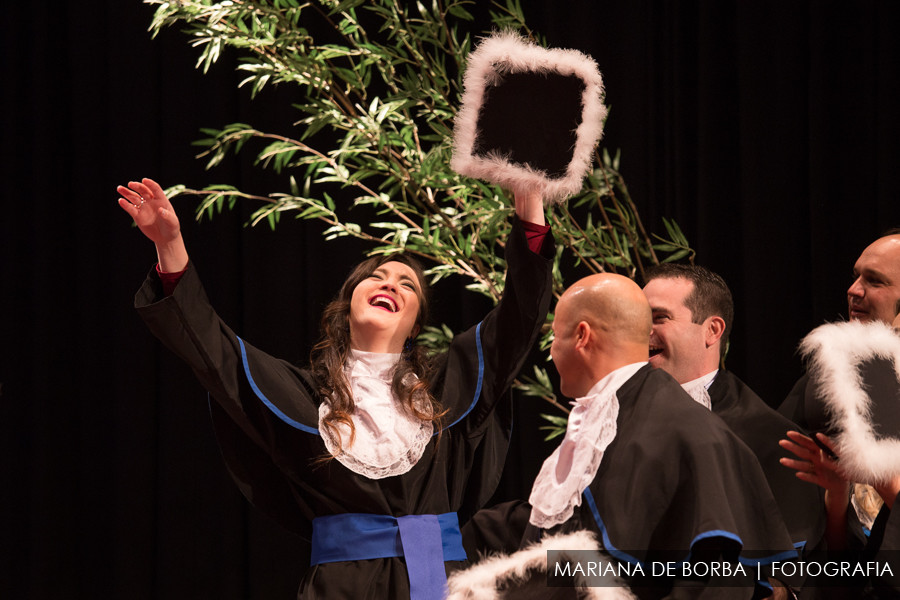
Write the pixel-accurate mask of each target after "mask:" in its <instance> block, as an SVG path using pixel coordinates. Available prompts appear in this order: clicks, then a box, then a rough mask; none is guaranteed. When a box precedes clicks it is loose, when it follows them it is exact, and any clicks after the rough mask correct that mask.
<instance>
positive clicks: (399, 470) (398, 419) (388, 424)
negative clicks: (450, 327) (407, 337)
mask: <svg viewBox="0 0 900 600" xmlns="http://www.w3.org/2000/svg"><path fill="white" fill-rule="evenodd" d="M399 360H400V354H383V353H376V352H363V351H361V350H350V356H349V357H348V358H347V363H346V364H345V365H344V374H345V375H346V376H347V381H348V382H349V383H350V393H351V394H352V395H353V401H354V404H355V409H354V411H353V414H352V415H350V418H351V420H352V421H353V425H354V427H355V431H356V436H355V439H354V441H353V443H352V444H351V443H350V428H349V427H347V425H345V424H343V423H338V424H337V429H338V431H339V433H340V447H339V446H338V444H337V442H336V441H335V440H334V439H333V438H332V435H331V434H329V430H328V429H326V428H325V427H323V426H322V419H323V418H324V417H325V416H326V415H328V412H329V410H330V406H329V405H328V403H327V402H323V403H322V404H320V405H319V431H320V432H321V434H322V441H324V442H325V447H326V448H327V449H328V451H329V452H330V453H331V454H332V456H334V457H335V458H336V459H337V460H338V461H339V462H340V463H341V464H342V465H344V466H345V467H347V468H348V469H350V470H351V471H353V472H354V473H358V474H360V475H363V476H365V477H368V478H369V479H382V478H384V477H391V476H393V475H402V474H403V473H406V472H407V471H409V470H410V469H412V468H413V467H414V466H415V464H416V463H417V462H418V460H419V459H420V458H421V457H422V454H423V453H424V452H425V446H427V445H428V441H429V440H430V439H431V434H432V433H433V429H434V428H433V427H432V424H431V421H422V420H420V419H417V418H416V417H414V416H412V415H410V414H408V412H407V411H406V410H404V408H403V407H402V406H401V405H400V403H399V402H398V401H397V400H396V399H395V398H394V395H393V392H392V391H391V379H392V377H393V371H394V366H395V365H396V364H397V361H399ZM419 409H420V410H423V409H424V410H427V407H419Z"/></svg>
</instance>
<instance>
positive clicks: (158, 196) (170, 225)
mask: <svg viewBox="0 0 900 600" xmlns="http://www.w3.org/2000/svg"><path fill="white" fill-rule="evenodd" d="M116 191H118V192H119V194H121V196H122V197H121V198H119V206H121V207H122V209H123V210H124V211H125V212H127V213H128V214H129V215H131V218H132V219H134V222H135V224H136V225H137V226H138V229H140V230H141V232H142V233H143V234H144V235H145V236H147V239H149V240H150V241H151V242H153V243H154V244H156V255H157V257H158V258H159V269H160V271H162V272H164V273H178V272H180V271H183V270H184V269H185V268H187V264H188V253H187V248H185V246H184V239H182V237H181V225H180V224H179V222H178V216H177V215H176V214H175V209H174V208H172V203H171V202H169V199H168V198H167V197H166V194H165V192H163V189H162V188H161V187H160V185H159V184H158V183H156V182H155V181H153V180H152V179H147V178H144V179H142V180H141V181H129V182H128V185H127V186H124V185H120V186H119V187H117V188H116Z"/></svg>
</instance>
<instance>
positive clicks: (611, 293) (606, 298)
mask: <svg viewBox="0 0 900 600" xmlns="http://www.w3.org/2000/svg"><path fill="white" fill-rule="evenodd" d="M559 304H560V305H563V304H566V305H568V313H569V314H570V315H572V316H574V318H576V319H577V320H584V321H587V322H588V323H590V324H591V325H592V326H593V327H596V328H598V329H600V330H602V331H603V332H604V333H605V334H606V335H607V336H610V337H612V338H615V339H616V340H622V341H625V342H632V343H637V344H645V343H649V341H648V340H649V339H650V329H651V327H652V324H653V320H652V317H651V312H650V304H649V303H648V302H647V297H646V296H645V295H644V292H643V291H642V290H641V288H640V287H639V286H638V285H637V284H636V283H635V282H634V281H632V280H631V279H628V278H627V277H623V276H621V275H615V274H613V273H600V274H598V275H591V276H590V277H585V278H584V279H581V280H580V281H578V282H576V283H575V284H574V285H572V286H571V287H570V288H569V289H568V290H566V292H565V294H563V297H562V298H561V299H560V301H559Z"/></svg>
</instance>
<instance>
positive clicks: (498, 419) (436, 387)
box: [135, 219, 553, 600]
mask: <svg viewBox="0 0 900 600" xmlns="http://www.w3.org/2000/svg"><path fill="white" fill-rule="evenodd" d="M552 256H553V243H552V238H551V237H550V236H549V235H548V236H547V238H546V239H545V243H544V246H543V247H542V249H541V254H536V253H533V252H531V251H530V250H529V249H528V246H527V242H526V239H525V234H524V231H523V230H522V228H521V225H519V224H518V220H517V219H516V220H514V223H513V229H512V231H511V233H510V236H509V240H508V242H507V248H506V259H507V262H508V271H507V277H506V285H505V289H504V293H503V298H502V300H501V301H500V303H499V304H498V306H497V307H495V308H494V309H493V310H492V311H491V312H490V313H489V314H488V315H487V316H486V317H485V319H484V320H483V321H482V322H481V323H479V324H478V325H477V326H476V327H473V328H472V329H470V330H468V331H466V332H464V333H461V334H459V335H457V336H456V337H455V338H454V339H453V341H452V343H451V346H450V348H449V350H448V353H447V356H446V360H444V361H442V367H441V368H440V370H439V372H438V373H437V374H436V376H435V377H434V378H433V379H432V384H433V385H432V393H433V394H434V395H435V396H436V398H437V399H438V400H439V401H440V402H441V404H442V406H443V407H444V408H445V409H449V412H448V414H447V415H446V417H445V420H444V423H445V429H444V431H443V433H442V435H441V436H440V441H439V443H438V442H437V440H438V438H437V437H434V438H432V441H431V442H430V443H429V445H428V447H427V448H426V450H425V453H424V455H423V456H422V458H421V459H420V460H419V461H418V463H417V464H416V465H415V466H414V467H413V468H412V469H411V470H410V471H408V472H407V473H405V474H403V475H398V476H393V477H386V478H383V479H377V480H374V479H369V478H366V477H364V476H361V475H358V474H356V473H354V472H352V471H350V470H349V469H347V468H345V467H344V466H343V465H342V464H340V463H339V462H338V461H337V460H331V461H328V462H325V463H322V462H321V461H319V462H317V459H321V458H322V457H323V456H326V455H327V451H326V448H325V445H324V444H323V442H322V439H321V437H320V436H319V434H318V408H319V404H320V402H321V401H322V399H321V398H319V397H318V396H317V394H316V393H315V392H314V390H315V387H314V385H313V379H312V377H311V375H310V373H309V372H308V371H306V370H304V369H300V368H297V367H296V366H294V365H292V364H290V363H288V362H286V361H283V360H280V359H276V358H273V357H271V356H269V355H267V354H266V353H264V352H262V351H261V350H259V349H257V348H254V347H253V346H252V345H250V344H248V343H246V342H245V341H243V340H241V339H240V338H238V336H236V335H235V334H234V333H233V332H232V330H231V329H230V328H229V327H228V326H227V325H226V324H225V323H223V322H222V321H221V319H220V318H219V317H218V315H216V313H215V311H214V310H213V309H212V307H211V306H210V304H209V302H208V300H207V298H206V294H205V292H204V290H203V288H202V286H201V284H200V280H199V277H198V275H197V272H196V270H195V269H194V267H193V266H192V265H191V266H189V267H188V270H187V271H186V272H185V274H184V275H183V276H182V279H181V280H180V282H179V284H178V286H177V287H176V289H175V291H174V293H173V294H172V295H171V296H169V297H163V294H162V289H161V285H160V282H159V279H158V276H157V275H156V273H155V269H154V270H153V271H151V273H150V275H149V277H148V279H147V280H146V282H145V283H144V285H143V287H142V288H141V289H140V290H139V291H138V293H137V296H136V299H135V303H136V307H137V309H138V311H139V313H140V315H141V317H142V318H143V319H144V321H145V322H146V323H147V325H148V327H149V328H150V330H151V331H152V332H153V334H154V335H156V336H157V337H158V338H159V339H160V340H161V341H162V342H163V343H164V344H165V345H166V346H167V347H168V348H170V349H171V350H172V351H173V352H175V353H176V354H177V355H178V356H180V357H181V358H182V359H184V360H185V361H186V362H187V363H188V365H189V366H190V367H191V368H192V370H193V371H194V373H195V374H196V375H197V377H198V378H199V379H200V381H201V383H202V384H203V385H204V387H206V389H207V390H208V391H209V393H210V395H211V397H212V399H214V400H215V402H211V412H212V417H213V422H214V425H215V427H216V434H217V437H218V440H219V444H220V446H221V448H222V452H223V455H224V458H225V460H226V462H227V464H228V467H229V470H230V471H231V473H232V475H233V477H234V479H235V481H236V483H237V484H238V486H239V487H240V489H241V491H242V492H243V493H244V494H245V495H246V496H247V498H248V499H249V500H250V501H251V502H252V503H253V504H254V505H255V506H257V507H258V508H259V509H261V510H262V511H264V512H266V513H267V514H269V515H270V516H271V517H272V518H274V519H275V520H277V521H279V522H280V523H282V524H283V525H284V526H286V527H288V528H289V529H291V530H293V531H296V532H298V533H299V534H301V535H303V536H304V537H307V538H309V534H310V531H311V527H310V523H311V521H312V519H313V518H315V517H320V516H329V515H337V514H344V513H366V514H377V515H390V516H394V517H402V516H407V515H419V514H443V513H448V512H453V511H456V512H458V513H459V518H460V521H461V522H463V521H465V519H466V518H467V517H468V516H470V515H471V514H472V513H473V512H474V511H475V510H477V509H478V508H480V507H481V506H482V505H483V504H484V503H485V502H486V501H487V500H488V498H489V497H490V496H491V494H492V493H493V491H494V489H495V487H496V485H497V482H498V481H499V478H500V474H501V470H502V467H503V463H504V461H505V458H506V450H507V446H508V441H509V432H510V427H511V420H512V405H511V395H510V386H511V384H512V381H513V379H514V378H515V376H516V374H517V373H518V371H519V369H520V368H521V366H522V364H523V362H524V361H525V360H526V358H527V356H528V354H529V353H530V351H531V349H532V347H533V345H534V342H535V341H536V339H537V337H538V334H539V332H540V329H541V326H542V325H543V323H544V320H545V317H546V314H547V311H548V309H549V304H550V297H551V262H550V261H549V260H548V259H549V258H550V257H552ZM351 543H352V540H351ZM300 595H301V596H302V597H304V598H354V599H356V598H372V599H379V600H381V599H384V598H404V597H409V578H408V576H407V572H406V566H405V563H404V561H403V559H402V558H378V559H371V560H358V561H345V562H332V563H326V564H320V565H318V566H314V567H311V568H310V569H309V570H308V571H307V573H306V575H305V576H304V578H303V582H302V584H301V589H300Z"/></svg>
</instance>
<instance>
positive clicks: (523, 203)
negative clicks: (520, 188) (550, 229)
mask: <svg viewBox="0 0 900 600" xmlns="http://www.w3.org/2000/svg"><path fill="white" fill-rule="evenodd" d="M516 216H517V217H519V219H520V220H522V221H527V222H529V223H534V224H535V225H545V224H546V222H545V221H544V200H543V198H542V196H541V193H540V192H539V191H536V190H529V191H527V192H516Z"/></svg>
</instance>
